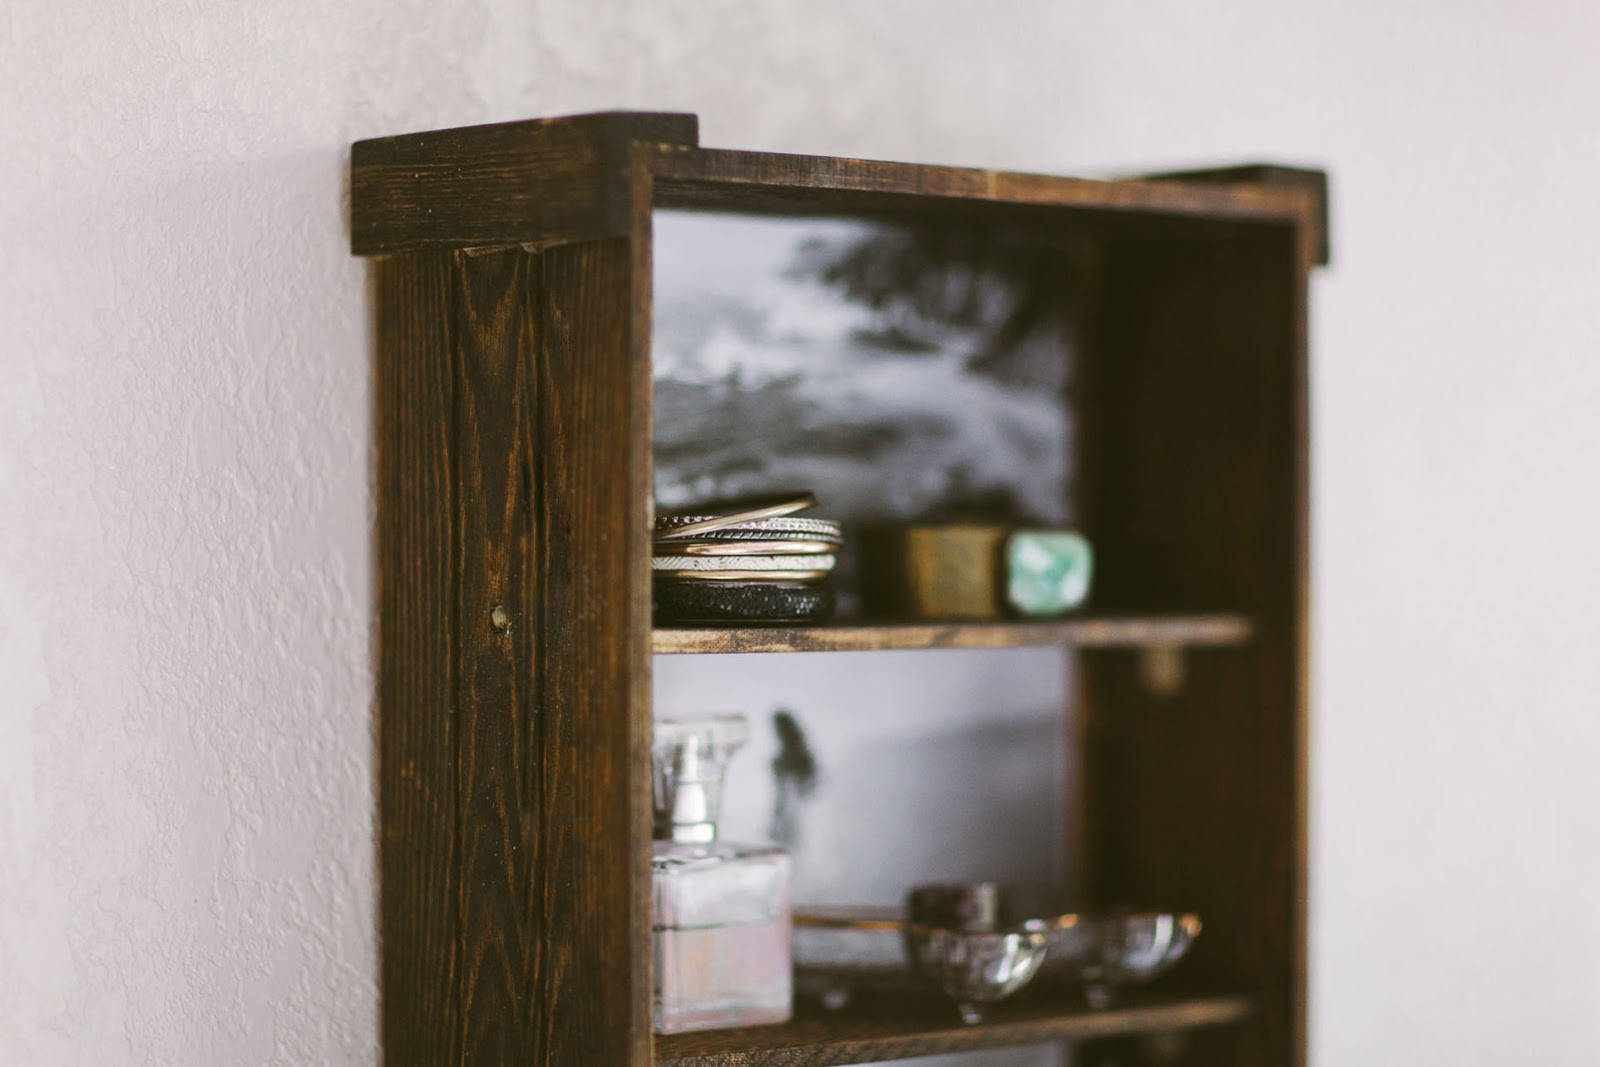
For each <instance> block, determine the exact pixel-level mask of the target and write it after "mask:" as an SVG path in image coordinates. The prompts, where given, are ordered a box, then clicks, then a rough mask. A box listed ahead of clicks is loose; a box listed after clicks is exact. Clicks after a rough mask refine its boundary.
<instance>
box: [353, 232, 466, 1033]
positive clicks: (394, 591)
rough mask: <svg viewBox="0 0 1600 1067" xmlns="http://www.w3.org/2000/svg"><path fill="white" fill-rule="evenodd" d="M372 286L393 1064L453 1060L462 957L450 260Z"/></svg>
mask: <svg viewBox="0 0 1600 1067" xmlns="http://www.w3.org/2000/svg"><path fill="white" fill-rule="evenodd" d="M373 283H374V286H373V288H374V293H373V295H374V302H375V309H376V323H375V331H374V332H375V340H376V345H377V350H378V353H379V359H378V366H377V374H376V389H375V394H376V397H377V412H376V420H375V421H376V429H377V438H378V538H377V540H378V576H377V577H378V580H377V596H378V605H377V614H378V706H379V713H378V783H379V785H378V819H379V857H378V860H379V916H380V918H379V928H380V941H381V945H382V954H383V960H382V976H383V989H382V1032H383V1045H384V1048H385V1049H388V1050H391V1052H390V1060H389V1062H391V1063H418V1064H453V1063H458V1062H460V1059H461V1018H462V1016H461V1003H460V997H459V986H458V982H457V979H458V976H459V975H460V974H461V972H462V963H461V955H460V950H461V943H460V935H459V928H460V924H459V922H458V918H459V912H458V904H459V900H460V890H461V886H460V877H459V874H460V865H459V839H458V835H457V826H458V806H457V796H456V789H457V778H456V739H457V738H456V715H455V707H456V701H455V684H456V666H455V644H454V640H453V635H454V633H455V624H456V619H457V613H458V610H459V609H458V593H457V589H458V574H457V570H456V558H455V546H456V544H457V533H456V531H457V516H456V508H455V504H456V492H455V477H454V471H455V466H454V464H455V456H454V442H455V438H454V432H455V410H454V394H455V351H454V345H453V342H452V338H451V327H452V321H453V316H452V313H451V309H452V282H451V259H450V256H449V255H448V254H446V253H436V254H430V255H426V256H417V257H413V258H412V259H411V260H409V261H407V262H399V261H391V262H386V263H379V264H377V265H376V267H375V268H374V270H373ZM402 1049H403V1050H405V1053H404V1055H403V1056H397V1055H395V1053H394V1050H402Z"/></svg>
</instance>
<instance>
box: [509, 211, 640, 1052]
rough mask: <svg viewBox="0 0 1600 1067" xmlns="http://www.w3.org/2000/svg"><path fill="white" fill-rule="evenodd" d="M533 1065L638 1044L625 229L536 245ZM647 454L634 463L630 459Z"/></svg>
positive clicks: (631, 425) (634, 427)
mask: <svg viewBox="0 0 1600 1067" xmlns="http://www.w3.org/2000/svg"><path fill="white" fill-rule="evenodd" d="M541 261H542V262H541V293H542V301H543V304H542V312H543V318H542V332H541V336H542V344H543V351H542V353H541V359H540V366H539V375H540V378H539V387H538V392H539V395H540V397H541V403H540V417H541V419H542V426H541V428H540V431H539V434H538V436H537V442H538V453H539V457H540V460H539V463H540V466H539V476H538V480H539V484H540V485H541V486H542V491H543V497H542V502H541V505H540V512H539V529H540V531H541V533H542V535H543V536H542V544H543V549H542V551H541V552H540V561H541V562H540V565H541V572H540V582H541V600H540V605H539V608H538V611H537V613H536V614H535V615H534V617H533V618H532V619H530V624H531V625H532V626H534V627H535V629H536V630H537V631H538V633H539V641H540V652H539V657H538V661H537V667H536V671H537V674H538V677H539V678H540V696H541V708H540V713H541V718H542V722H541V730H540V738H541V748H542V753H543V755H542V759H543V771H544V782H543V788H542V789H541V793H540V799H541V812H542V816H541V820H540V833H541V834H542V838H541V843H540V852H539V854H540V856H541V858H542V859H541V867H542V869H541V871H540V872H539V875H538V878H537V881H536V883H535V888H534V891H535V892H536V893H538V894H539V895H540V896H541V898H542V904H543V914H544V917H545V920H544V926H543V929H542V932H541V936H542V944H543V946H544V951H545V952H546V954H547V958H546V960H545V961H544V965H543V966H542V968H541V972H540V974H541V977H540V984H539V987H538V988H537V989H536V990H535V991H534V1003H535V1004H537V1005H538V1006H539V1011H540V1013H541V1025H542V1026H543V1027H544V1032H543V1035H542V1037H541V1039H540V1040H539V1041H538V1042H537V1043H536V1046H535V1054H534V1055H533V1056H531V1057H527V1056H525V1057H523V1058H522V1059H521V1060H519V1061H518V1062H519V1063H524V1064H528V1063H531V1064H535V1065H538V1067H558V1065H563V1067H564V1065H568V1064H578V1063H596V1064H599V1063H606V1064H613V1063H614V1064H618V1065H619V1067H620V1065H627V1064H643V1063H647V1062H648V1061H649V1056H650V1026H651V1014H650V1012H651V1009H650V985H649V983H650V954H649V934H648V930H649V927H648V925H647V924H648V922H649V900H650V867H649V849H650V813H649V762H648V751H649V739H650V692H649V666H650V665H649V625H650V622H649V613H650V605H649V592H648V590H649V576H648V569H649V565H650V560H649V547H648V535H649V517H648V507H649V501H648V497H646V496H645V495H643V494H641V493H639V492H638V491H637V488H638V485H639V484H641V479H647V478H648V464H649V441H650V435H649V428H648V422H647V419H648V414H647V413H646V412H644V411H640V410H638V409H637V407H636V400H637V398H638V396H639V389H638V387H637V385H636V384H635V376H636V375H638V374H640V373H644V374H648V364H647V363H643V362H642V361H640V360H639V359H638V352H637V350H636V348H635V343H636V342H635V338H634V337H633V335H632V330H631V323H632V322H633V319H632V317H631V307H632V302H633V301H634V300H635V299H637V297H638V294H637V291H636V290H635V288H634V285H635V278H634V275H633V271H632V267H633V263H632V253H631V250H630V247H629V242H628V241H626V240H609V241H596V242H586V243H583V244H571V245H563V246H560V247H558V248H553V249H550V250H548V251H546V252H545V253H543V255H542V256H541ZM641 468H642V469H641Z"/></svg>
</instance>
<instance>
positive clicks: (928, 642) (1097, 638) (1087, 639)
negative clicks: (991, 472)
mask: <svg viewBox="0 0 1600 1067" xmlns="http://www.w3.org/2000/svg"><path fill="white" fill-rule="evenodd" d="M1254 634H1255V626H1254V624H1253V623H1252V621H1251V620H1250V618H1248V617H1247V616H1244V615H1233V614H1209V615H1098V616H1078V617H1074V618H1070V619H1056V620H1052V621H1049V622H1016V621H1000V622H917V623H851V622H845V623H838V624H831V625H826V626H749V627H733V628H723V627H682V628H660V627H658V628H657V629H656V630H655V633H654V636H653V639H652V641H651V651H653V652H656V653H663V654H665V653H693V652H698V653H708V652H869V651H876V650H883V649H918V648H1017V647H1021V646H1024V645H1074V646H1077V647H1082V648H1138V647H1144V646H1150V645H1209V646H1222V645H1240V644H1244V643H1245V642H1247V641H1249V640H1250V639H1251V637H1253V636H1254Z"/></svg>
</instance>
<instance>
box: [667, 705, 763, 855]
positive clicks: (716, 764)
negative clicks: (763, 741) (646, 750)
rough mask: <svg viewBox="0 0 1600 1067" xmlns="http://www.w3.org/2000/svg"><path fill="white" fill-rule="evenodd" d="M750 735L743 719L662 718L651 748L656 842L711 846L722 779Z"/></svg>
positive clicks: (719, 717) (718, 807)
mask: <svg viewBox="0 0 1600 1067" xmlns="http://www.w3.org/2000/svg"><path fill="white" fill-rule="evenodd" d="M748 736H749V728H748V727H747V726H746V724H745V719H744V716H743V715H717V716H712V717H708V718H704V719H659V720H657V721H656V724H655V743H654V744H653V745H652V746H651V762H652V763H653V765H654V766H653V771H654V773H653V774H652V775H651V778H652V785H653V794H654V796H653V801H654V807H655V837H656V839H657V840H668V841H679V842H683V843H685V844H708V843H710V842H712V841H715V840H716V839H717V817H718V816H719V815H720V814H721V807H722V775H723V772H724V771H725V770H726V769H727V766H728V757H730V756H732V755H733V753H734V752H735V751H737V750H738V748H739V746H740V745H742V744H744V742H745V739H746V738H747V737H748Z"/></svg>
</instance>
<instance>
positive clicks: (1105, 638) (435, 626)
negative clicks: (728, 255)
mask: <svg viewBox="0 0 1600 1067" xmlns="http://www.w3.org/2000/svg"><path fill="white" fill-rule="evenodd" d="M696 129H697V126H696V120H695V118H694V117H693V116H690V115H654V114H637V113H602V114H595V115H584V116H573V117H568V118H558V119H546V120H536V121H531V122H518V123H507V124H503V125H498V126H483V127H471V128H466V129H459V130H447V131H438V132H432V133H422V134H413V135H407V136H402V137H390V138H382V139H378V140H370V141H362V142H358V143H357V144H356V145H355V146H354V148H353V150H352V155H351V190H352V192H351V245H352V249H353V251H354V252H355V253H357V254H359V255H367V256H376V257H378V258H377V260H376V261H375V264H374V267H373V272H372V273H373V279H374V299H375V304H376V308H375V313H376V318H375V337H376V348H377V356H376V358H377V376H376V377H377V390H376V396H377V413H376V423H377V435H378V494H379V498H378V556H379V574H378V598H379V604H378V610H379V620H380V622H379V626H380V629H379V671H378V686H379V723H378V738H379V742H378V760H379V817H380V822H381V829H380V853H381V855H380V879H381V881H380V895H381V903H380V913H381V942H382V1017H383V1040H384V1047H385V1058H386V1061H387V1062H388V1063H390V1064H391V1065H399V1064H501V1063H505V1064H510V1063H516V1064H519V1065H526V1067H555V1065H590V1064H606V1065H608V1067H609V1065H618V1067H626V1065H632V1067H644V1065H646V1064H650V1063H651V1062H652V1056H654V1055H656V1045H657V1044H658V1042H656V1041H655V1040H654V1039H653V1037H652V1034H651V1032H650V1017H651V1005H650V997H651V994H650V970H649V969H650V959H649V945H650V920H649V891H650V882H649V862H648V857H649V838H650V818H649V811H648V792H649V787H648V751H649V743H650V729H651V723H650V716H651V708H650V656H651V653H652V651H656V652H677V653H693V652H714V651H755V650H769V649H778V650H818V649H828V648H913V647H915V648H924V647H992V646H996V645H1006V644H1022V643H1039V642H1045V641H1062V642H1068V643H1078V644H1081V645H1083V646H1085V647H1109V646H1130V647H1133V646H1141V645H1148V644H1163V645H1166V644H1173V643H1188V644H1196V645H1217V646H1221V647H1219V648H1218V649H1217V650H1216V651H1212V652H1203V653H1196V655H1195V657H1194V658H1195V659H1196V661H1197V662H1196V663H1195V664H1194V665H1193V667H1192V668H1191V670H1190V672H1189V680H1188V682H1187V684H1186V686H1185V689H1184V691H1183V693H1182V694H1180V695H1179V696H1178V697H1176V698H1163V697H1159V696H1156V695H1152V694H1151V693H1149V692H1146V691H1145V690H1143V689H1142V688H1141V687H1140V685H1139V683H1138V680H1137V679H1138V676H1137V672H1136V671H1135V670H1134V658H1133V657H1129V656H1125V655H1118V654H1117V653H1115V652H1111V651H1107V652H1095V653H1092V654H1087V655H1086V657H1085V660H1084V668H1083V670H1082V671H1081V672H1080V673H1081V674H1082V684H1081V692H1080V699H1081V700H1082V701H1083V703H1084V707H1085V709H1086V711H1085V714H1083V715H1082V716H1080V718H1081V719H1082V720H1083V722H1084V723H1085V727H1084V732H1083V734H1082V736H1081V737H1080V739H1079V740H1080V745H1081V746H1082V749H1083V752H1082V756H1083V758H1084V760H1085V762H1086V765H1087V772H1088V779H1089V794H1088V802H1089V804H1090V805H1091V806H1092V807H1093V808H1094V809H1095V814H1094V815H1093V817H1092V818H1091V820H1090V821H1091V824H1092V830H1091V835H1090V860H1091V861H1092V866H1093V867H1094V872H1093V886H1094V888H1095V890H1096V891H1097V892H1098V893H1100V894H1101V895H1103V896H1105V897H1106V898H1107V899H1112V898H1119V897H1127V896H1128V895H1130V894H1133V893H1148V894H1151V895H1152V897H1154V896H1155V895H1159V896H1160V899H1163V900H1168V901H1170V902H1171V903H1173V904H1175V905H1178V906H1183V907H1186V908H1195V909H1197V910H1200V911H1201V912H1202V914H1206V915H1207V916H1208V933H1207V936H1206V937H1205V938H1203V939H1202V942H1201V945H1202V948H1201V949H1199V950H1197V953H1196V959H1195V961H1194V967H1193V970H1194V973H1195V976H1196V977H1197V978H1199V979H1202V980H1204V981H1206V982H1208V983H1209V986H1208V988H1211V989H1214V990H1217V991H1219V992H1222V993H1227V994H1243V995H1244V997H1246V998H1247V999H1245V1000H1244V1001H1239V1000H1238V999H1228V998H1222V999H1217V998H1212V999H1209V1000H1207V999H1205V998H1200V999H1198V1000H1190V1001H1186V1002H1182V1003H1174V1004H1169V1005H1166V1006H1165V1007H1163V1006H1162V1005H1159V1004H1157V1005H1154V1006H1148V1007H1145V1008H1141V1009H1140V1010H1141V1011H1142V1012H1144V1014H1138V1013H1135V1014H1133V1015H1128V1016H1126V1017H1117V1018H1115V1019H1113V1018H1111V1017H1107V1019H1106V1020H1103V1021H1102V1022H1101V1023H1097V1022H1095V1020H1094V1017H1092V1016H1089V1017H1085V1016H1081V1015H1080V1016H1072V1017H1070V1018H1068V1017H1065V1016H1063V1017H1061V1018H1058V1019H1052V1018H1050V1017H1030V1021H1028V1022H1027V1023H1026V1024H1023V1023H1014V1024H1008V1025H1014V1027H1015V1028H1014V1030H1012V1031H1004V1032H1002V1031H1001V1030H997V1029H991V1030H989V1031H987V1032H985V1031H982V1030H979V1031H972V1030H954V1031H950V1030H949V1028H947V1027H943V1026H942V1025H935V1024H923V1025H921V1026H920V1027H918V1026H912V1027H911V1028H910V1031H911V1032H907V1027H906V1026H905V1025H904V1024H896V1023H894V1022H893V1021H884V1022H882V1023H881V1024H874V1023H873V1022H872V1021H870V1020H869V1021H867V1022H866V1023H861V1022H859V1021H857V1022H855V1023H852V1024H850V1025H849V1026H845V1025H843V1024H840V1025H839V1026H838V1027H836V1028H835V1029H836V1030H837V1032H833V1031H830V1029H829V1026H830V1024H829V1023H828V1022H827V1021H826V1020H817V1019H815V1018H810V1019H807V1018H801V1019H797V1021H796V1022H795V1023H794V1024H791V1027H790V1028H789V1029H788V1030H787V1032H786V1031H785V1030H784V1029H783V1028H778V1029H774V1030H771V1031H769V1032H767V1033H766V1034H765V1035H762V1036H761V1037H760V1039H759V1040H755V1039H752V1040H751V1047H750V1048H749V1049H746V1050H744V1051H741V1050H740V1049H737V1048H730V1047H729V1046H728V1042H729V1041H730V1040H732V1041H738V1040H743V1039H741V1038H739V1037H738V1036H737V1035H738V1033H739V1032H725V1033H723V1034H721V1035H705V1036H704V1037H696V1036H693V1035H691V1036H689V1037H683V1038H674V1039H673V1040H672V1042H670V1046H671V1048H672V1049H673V1051H672V1053H671V1058H670V1062H672V1063H677V1064H689V1063H702V1064H712V1063H773V1064H777V1063H788V1064H800V1063H807V1064H810V1063H818V1064H820V1063H843V1062H850V1060H851V1058H853V1057H858V1056H867V1055H871V1056H873V1057H875V1058H876V1057H885V1056H905V1055H913V1054H915V1055H922V1054H927V1053H929V1052H934V1051H939V1050H941V1049H956V1048H976V1047H986V1046H989V1045H993V1044H1004V1043H1009V1042H1014V1041H1020V1040H1036V1039H1040V1038H1041V1037H1062V1038H1067V1037H1078V1038H1087V1037H1094V1036H1096V1035H1098V1034H1103V1033H1111V1032H1114V1031H1115V1032H1126V1031H1129V1030H1144V1029H1151V1028H1159V1027H1169V1026H1183V1025H1190V1024H1194V1023H1197V1022H1205V1021H1210V1022H1220V1021H1225V1020H1224V1019H1223V1016H1226V1017H1227V1019H1228V1020H1237V1019H1239V1018H1242V1017H1243V1016H1244V1014H1245V1011H1244V1010H1242V1009H1241V1007H1240V1005H1241V1004H1244V1005H1247V1006H1248V1007H1249V1008H1250V1009H1252V1010H1250V1011H1249V1013H1248V1014H1249V1018H1248V1019H1247V1020H1246V1021H1244V1022H1236V1024H1235V1025H1233V1026H1230V1027H1227V1028H1224V1029H1225V1030H1229V1031H1236V1034H1237V1036H1236V1037H1234V1038H1221V1037H1219V1038H1217V1039H1215V1041H1220V1042H1222V1043H1221V1044H1220V1045H1218V1044H1216V1043H1215V1041H1211V1042H1210V1043H1208V1044H1207V1046H1206V1047H1207V1048H1209V1049H1213V1050H1216V1049H1220V1050H1221V1051H1217V1052H1215V1055H1216V1056H1217V1057H1218V1058H1219V1060H1220V1059H1227V1060H1228V1061H1229V1062H1234V1063H1243V1064H1286V1063H1287V1064H1299V1063H1302V1062H1303V1060H1304V1049H1305V878H1306V852H1305V744H1306V722H1305V685H1306V683H1305V650H1306V630H1305V619H1306V563H1305V559H1306V500H1307V497H1306V440H1307V430H1306V395H1305V388H1306V384H1305V381H1306V380H1305V313H1306V308H1305V301H1306V286H1307V282H1306V279H1307V275H1308V272H1309V270H1310V269H1311V266H1312V263H1313V261H1314V259H1315V258H1316V252H1317V250H1318V249H1319V248H1322V247H1325V239H1324V237H1323V219H1324V218H1325V206H1324V204H1323V197H1324V196H1325V189H1326V186H1325V184H1322V185H1320V186H1319V185H1317V183H1316V182H1309V183H1308V182H1307V181H1305V180H1295V181H1290V182H1287V183H1285V182H1280V181H1273V180H1261V181H1250V180H1244V181H1241V180H1240V175H1239V174H1238V173H1219V172H1207V173H1205V174H1202V175H1200V176H1198V180H1181V181H1180V180H1162V181H1118V182H1104V181H1089V180H1082V179H1070V178H1051V177H1044V176H1038V175H1025V174H1012V173H1005V172H995V171H981V170H968V169H960V168H950V167H936V166H920V165H911V164H898V163H882V162H874V161H865V160H855V159H834V158H825V157H811V156H786V155H776V154H770V153H753V152H733V151H724V150H714V149H704V148H700V147H698V145H697V133H696ZM1299 173H1304V172H1299ZM1269 177H1270V176H1269ZM659 207H687V208H696V209H705V210H719V211H743V212H781V213H786V214H794V213H805V212H820V213H828V214H864V215H876V216H890V217H892V216H897V215H908V214H909V215H913V216H918V217H926V216H928V215H930V214H932V215H937V216H939V217H962V218H970V219H972V220H975V221H984V220H993V221H995V222H1006V223H1013V222H1015V223H1021V224H1025V225H1030V226H1036V227H1041V228H1046V229H1048V228H1051V227H1060V228H1063V229H1070V230H1073V231H1075V232H1081V233H1084V234H1089V235H1093V236H1095V237H1096V238H1097V239H1099V240H1101V242H1102V244H1103V248H1104V253H1105V254H1104V263H1105V268H1104V276H1103V278H1102V279H1101V283H1102V285H1103V287H1104V288H1105V290H1106V294H1107V295H1106V297H1105V299H1104V301H1103V307H1102V308H1101V311H1100V313H1099V315H1098V316H1097V319H1096V322H1095V323H1094V331H1095V336H1096V337H1097V339H1098V341H1097V343H1098V344H1099V346H1100V347H1101V348H1102V349H1103V350H1104V351H1105V352H1107V353H1110V355H1108V356H1107V357H1106V358H1101V359H1098V360H1096V361H1095V362H1094V366H1093V367H1092V368H1090V369H1089V370H1088V371H1087V372H1086V373H1085V375H1084V380H1083V382H1082V383H1081V393H1080V394H1079V395H1077V396H1076V397H1075V403H1077V404H1078V405H1079V406H1080V408H1081V409H1082V415H1083V422H1084V430H1083V434H1084V454H1085V460H1084V462H1085V464H1086V465H1087V466H1088V467H1089V468H1090V471H1091V476H1090V477H1089V478H1088V480H1087V488H1086V490H1085V493H1084V500H1083V505H1084V511H1085V514H1086V515H1087V516H1088V519H1089V521H1090V523H1091V528H1092V529H1093V530H1094V531H1095V533H1096V536H1097V538H1098V539H1099V544H1098V545H1097V547H1098V548H1099V549H1100V556H1101V561H1102V566H1101V572H1102V573H1103V574H1107V575H1108V576H1109V577H1108V583H1107V586H1106V587H1104V588H1103V589H1102V590H1101V594H1099V597H1100V600H1101V602H1102V603H1115V604H1117V605H1118V606H1119V607H1121V606H1123V605H1127V606H1128V608H1129V609H1130V610H1131V611H1132V612H1133V614H1130V615H1124V616H1120V617H1117V618H1111V619H1089V620H1069V621H1066V622H1060V623H1045V624H1016V623H1001V624H990V625H985V624H970V625H964V626H949V627H928V626H900V627H894V626H880V627H873V626H857V627H831V628H826V629H822V630H802V629H790V630H771V631H751V630H731V631H683V630H673V631H659V632H654V633H653V632H652V629H651V625H650V599H649V577H650V575H649V531H650V520H651V504H650V486H651V477H650V468H651V453H650V440H651V434H650V404H651V375H650V352H649V340H650V272H651V247H650V232H651V226H650V219H651V213H652V211H653V210H655V209H656V208H659ZM1119 576H1120V577H1119ZM1219 610H1221V611H1222V612H1223V614H1218V611H1219ZM1207 1005H1209V1006H1210V1007H1209V1008H1208V1007H1207ZM1208 1013H1209V1014H1208ZM1085 1019H1087V1021H1084V1020H1085ZM1097 1027H1099V1029H1097ZM1221 1032H1222V1031H1218V1033H1219V1034H1220V1033H1221ZM941 1034H945V1035H946V1036H943V1037H941V1036H940V1035H941ZM1208 1040H1209V1039H1208ZM1085 1047H1086V1048H1088V1049H1089V1050H1090V1051H1091V1053H1092V1051H1093V1048H1094V1046H1093V1044H1092V1043H1091V1044H1090V1045H1087V1046H1085ZM763 1049H765V1050H766V1051H765V1052H764V1051H762V1050H763ZM797 1049H798V1050H799V1051H796V1050H797ZM1206 1055H1210V1053H1207V1054H1206ZM1205 1062H1212V1060H1211V1059H1209V1058H1207V1059H1205Z"/></svg>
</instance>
